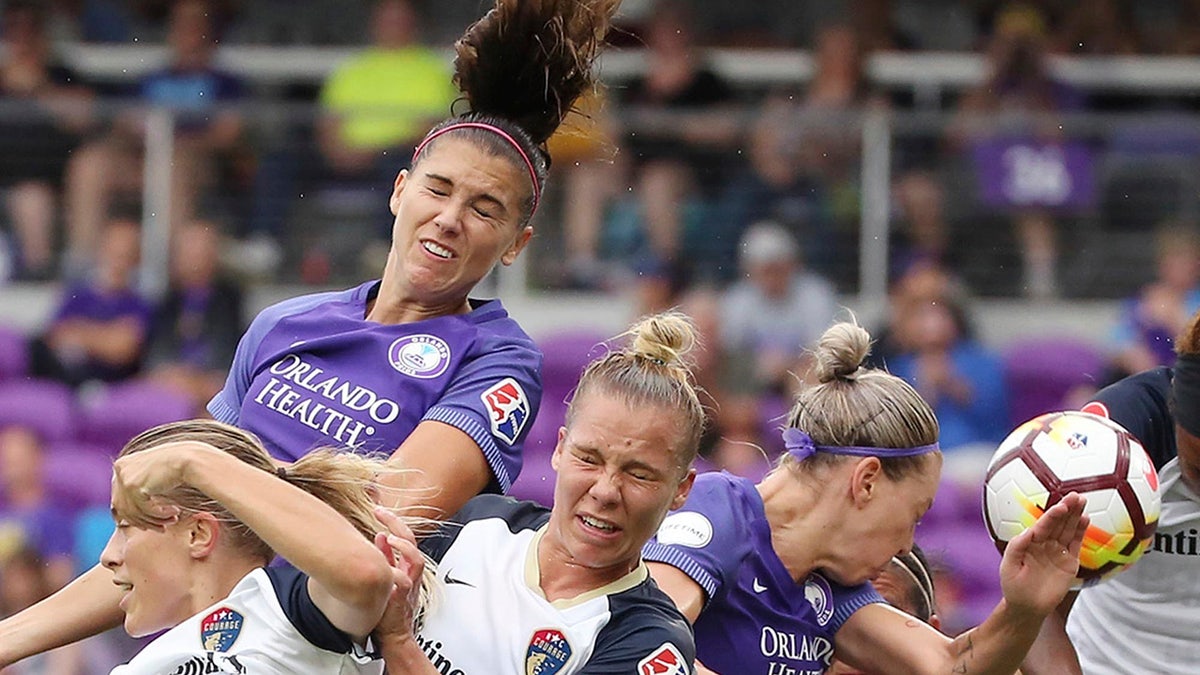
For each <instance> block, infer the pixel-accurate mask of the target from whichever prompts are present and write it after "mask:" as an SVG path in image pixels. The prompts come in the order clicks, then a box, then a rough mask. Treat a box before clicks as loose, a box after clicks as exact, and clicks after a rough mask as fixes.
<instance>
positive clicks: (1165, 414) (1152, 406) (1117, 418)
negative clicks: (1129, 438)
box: [1083, 368, 1176, 469]
mask: <svg viewBox="0 0 1200 675" xmlns="http://www.w3.org/2000/svg"><path fill="white" fill-rule="evenodd" d="M1170 396H1171V371H1170V369H1169V368H1154V369H1151V370H1147V371H1144V372H1141V373H1137V374H1135V375H1130V376H1129V377H1126V378H1125V379H1122V380H1119V381H1117V382H1115V383H1113V384H1110V385H1109V386H1107V387H1105V388H1104V389H1101V390H1100V391H1099V392H1098V393H1097V394H1096V396H1095V397H1093V399H1092V400H1091V401H1090V402H1089V403H1088V404H1087V405H1085V406H1083V411H1084V412H1090V413H1093V414H1096V415H1100V416H1101V417H1107V418H1109V419H1111V420H1112V421H1114V422H1116V423H1117V424H1120V425H1121V426H1123V427H1125V429H1126V430H1128V431H1129V433H1131V434H1133V436H1134V438H1137V439H1138V440H1139V441H1141V443H1142V447H1144V448H1145V449H1146V452H1147V453H1149V455H1150V458H1151V459H1152V460H1153V461H1154V466H1155V468H1157V469H1162V468H1163V466H1164V465H1166V463H1167V462H1170V461H1171V460H1172V459H1174V458H1175V455H1176V447H1175V419H1174V417H1172V415H1171V410H1170V403H1169V401H1170Z"/></svg>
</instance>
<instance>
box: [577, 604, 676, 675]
mask: <svg viewBox="0 0 1200 675" xmlns="http://www.w3.org/2000/svg"><path fill="white" fill-rule="evenodd" d="M652 616H657V614H654V615H652ZM695 663H696V642H695V640H694V639H693V638H692V630H691V628H690V627H689V626H688V625H687V622H686V621H685V620H684V619H683V617H682V616H680V617H679V619H678V620H675V621H668V620H663V621H661V622H659V623H658V624H649V625H648V624H646V623H644V622H634V621H624V622H622V624H621V625H618V626H614V627H612V628H610V629H606V630H604V631H602V632H601V633H600V635H599V636H598V638H597V640H596V647H595V649H594V650H593V652H592V658H591V659H589V660H588V662H587V663H585V664H583V667H582V668H580V670H579V674H580V675H632V674H634V673H663V674H664V675H691V673H693V672H694V668H695Z"/></svg>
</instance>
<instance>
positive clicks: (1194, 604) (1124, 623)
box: [1067, 459, 1200, 675]
mask: <svg viewBox="0 0 1200 675" xmlns="http://www.w3.org/2000/svg"><path fill="white" fill-rule="evenodd" d="M1158 478H1159V485H1160V491H1161V494H1162V515H1161V516H1160V517H1159V521H1158V531H1157V532H1155V534H1154V546H1153V548H1151V549H1150V550H1148V551H1146V554H1145V555H1144V556H1143V557H1142V559H1141V560H1139V561H1137V562H1136V563H1134V565H1133V566H1132V567H1130V568H1129V569H1127V570H1125V571H1123V572H1121V573H1120V574H1118V575H1117V576H1115V577H1113V578H1112V579H1109V580H1107V581H1103V582H1101V583H1099V584H1097V585H1095V586H1093V587H1091V588H1086V589H1084V590H1083V591H1081V592H1080V593H1079V597H1078V599H1076V601H1075V606H1074V607H1073V608H1072V609H1071V613H1070V615H1068V617H1067V634H1068V635H1069V636H1070V637H1071V642H1072V643H1073V644H1074V645H1075V651H1076V652H1077V653H1078V654H1079V663H1080V665H1082V666H1083V672H1084V673H1085V675H1124V674H1129V675H1133V674H1135V673H1137V674H1138V675H1144V674H1147V673H1182V672H1197V671H1200V597H1198V596H1197V592H1196V588H1197V586H1198V585H1200V542H1198V541H1197V540H1198V539H1200V496H1197V495H1196V494H1195V493H1193V492H1192V491H1191V490H1189V489H1188V487H1187V486H1186V485H1184V483H1183V481H1182V480H1180V471H1179V460H1178V459H1173V460H1171V461H1170V462H1168V463H1167V464H1166V465H1165V466H1163V468H1162V469H1160V470H1159V472H1158ZM1181 664H1190V665H1188V666H1186V667H1184V666H1182V665H1181ZM1181 668H1184V670H1181Z"/></svg>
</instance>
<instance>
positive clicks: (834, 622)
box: [829, 582, 888, 633]
mask: <svg viewBox="0 0 1200 675" xmlns="http://www.w3.org/2000/svg"><path fill="white" fill-rule="evenodd" d="M829 585H830V588H831V590H832V591H833V593H832V595H833V616H832V617H830V619H829V630H831V631H832V632H834V633H836V632H838V631H839V630H841V628H842V624H844V623H846V621H848V620H849V619H850V617H851V616H853V615H854V613H855V612H857V611H858V610H860V609H862V608H863V607H866V606H867V605H872V604H875V603H880V604H885V605H886V604H888V602H887V600H885V599H884V597H883V596H882V595H880V594H879V591H876V590H875V587H874V586H872V585H871V584H869V583H866V584H859V585H858V586H839V585H838V584H835V583H833V582H830V583H829Z"/></svg>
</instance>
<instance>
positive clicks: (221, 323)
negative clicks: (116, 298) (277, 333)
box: [146, 220, 245, 412]
mask: <svg viewBox="0 0 1200 675" xmlns="http://www.w3.org/2000/svg"><path fill="white" fill-rule="evenodd" d="M221 243H222V238H221V230H220V228H219V226H218V225H217V224H216V223H213V222H209V221H203V220H196V221H192V222H190V223H188V224H186V225H184V226H183V227H182V228H180V230H179V232H178V233H177V234H176V236H175V240H174V242H172V248H173V250H172V253H171V262H170V264H171V284H170V288H169V289H168V290H167V295H166V297H164V298H163V299H162V301H160V302H159V304H158V306H157V307H156V308H155V313H154V319H153V321H152V322H151V325H150V337H149V341H148V346H147V349H146V362H147V363H146V366H147V369H148V371H149V372H148V373H147V376H148V377H150V378H151V379H154V380H158V381H160V382H163V383H166V384H167V385H168V386H171V387H172V388H174V389H177V390H179V391H180V392H182V393H184V394H186V395H188V396H189V397H191V398H192V400H194V401H195V403H196V410H197V412H199V411H200V410H202V409H203V407H204V404H205V403H207V402H208V401H209V400H210V399H211V398H212V397H213V396H214V395H216V393H217V392H218V391H220V390H221V385H222V384H223V383H224V381H225V375H226V369H227V368H228V367H229V364H230V363H232V362H233V355H234V353H235V351H236V350H237V343H238V338H239V337H240V336H241V334H242V331H243V330H244V329H245V318H244V315H243V307H242V305H243V303H242V289H241V287H240V286H239V285H238V284H236V283H234V282H233V281H232V280H230V279H229V278H228V277H226V276H224V275H223V274H222V272H221V270H220V264H221V263H220V253H221V250H220V249H221Z"/></svg>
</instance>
